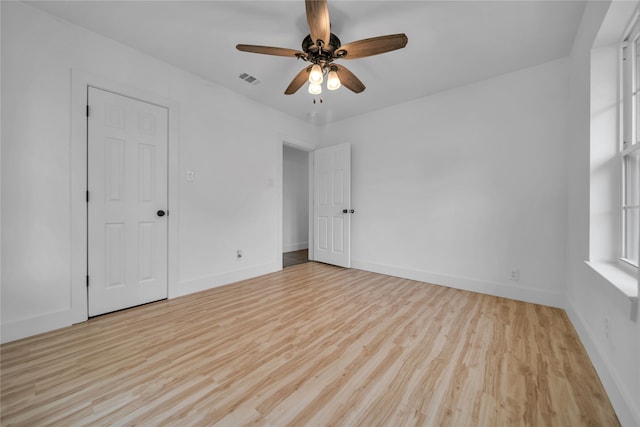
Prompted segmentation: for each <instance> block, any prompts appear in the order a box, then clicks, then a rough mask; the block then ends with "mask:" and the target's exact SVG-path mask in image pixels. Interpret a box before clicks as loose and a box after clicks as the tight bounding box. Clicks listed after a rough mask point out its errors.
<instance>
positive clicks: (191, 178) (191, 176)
mask: <svg viewBox="0 0 640 427" xmlns="http://www.w3.org/2000/svg"><path fill="white" fill-rule="evenodd" d="M194 180H195V172H193V171H187V181H194Z"/></svg>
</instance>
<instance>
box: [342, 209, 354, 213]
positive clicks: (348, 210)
mask: <svg viewBox="0 0 640 427" xmlns="http://www.w3.org/2000/svg"><path fill="white" fill-rule="evenodd" d="M342 213H356V211H354V210H353V209H342Z"/></svg>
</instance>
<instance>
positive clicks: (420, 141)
mask: <svg viewBox="0 0 640 427" xmlns="http://www.w3.org/2000/svg"><path fill="white" fill-rule="evenodd" d="M567 98H568V80H567V61H566V60H558V61H554V62H550V63H547V64H543V65H540V66H537V67H533V68H529V69H526V70H522V71H518V72H515V73H510V74H506V75H502V76H499V77H496V78H493V79H491V80H487V81H483V82H480V83H476V84H472V85H469V86H464V87H460V88H457V89H453V90H449V91H446V92H442V93H439V94H436V95H433V96H430V97H426V98H421V99H418V100H415V101H412V102H409V103H405V104H401V105H397V106H394V107H390V108H386V109H384V110H380V111H376V112H373V113H369V114H366V115H362V116H359V117H356V118H353V119H348V120H344V121H341V122H339V123H335V124H333V125H332V126H331V128H330V129H327V132H326V134H325V135H324V136H323V138H321V139H320V140H322V141H329V144H333V143H337V142H341V141H348V142H351V143H352V150H353V151H352V153H353V154H352V159H353V160H352V188H353V191H352V206H353V208H354V209H355V210H356V214H355V215H353V217H352V249H351V253H352V261H353V266H354V267H356V268H363V269H367V270H372V271H379V272H382V273H388V274H395V275H398V276H403V277H409V278H413V279H417V280H424V281H430V282H433V283H438V284H444V285H449V286H453V287H458V288H463V289H470V290H474V291H478V292H487V293H490V294H495V295H503V296H507V297H512V298H517V299H522V300H527V301H534V302H540V303H545V304H549V305H554V306H561V305H562V304H563V302H564V300H563V295H564V280H565V268H564V263H565V247H566V237H565V236H566V235H565V229H566V221H567V219H566V214H567V213H566V197H567V191H566V173H565V165H566V135H567V127H566V119H567V117H566V116H567ZM335 135H339V139H338V138H336V137H335ZM512 269H518V270H519V275H520V280H519V281H513V280H510V279H509V272H510V271H511V270H512Z"/></svg>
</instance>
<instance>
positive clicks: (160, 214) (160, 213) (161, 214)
mask: <svg viewBox="0 0 640 427" xmlns="http://www.w3.org/2000/svg"><path fill="white" fill-rule="evenodd" d="M165 213H166V212H165V211H163V210H159V211H158V212H156V215H158V216H164V215H165Z"/></svg>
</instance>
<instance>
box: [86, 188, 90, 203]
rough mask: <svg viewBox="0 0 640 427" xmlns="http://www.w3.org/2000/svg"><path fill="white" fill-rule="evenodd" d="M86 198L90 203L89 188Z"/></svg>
mask: <svg viewBox="0 0 640 427" xmlns="http://www.w3.org/2000/svg"><path fill="white" fill-rule="evenodd" d="M86 199H87V203H89V190H87V195H86Z"/></svg>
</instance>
